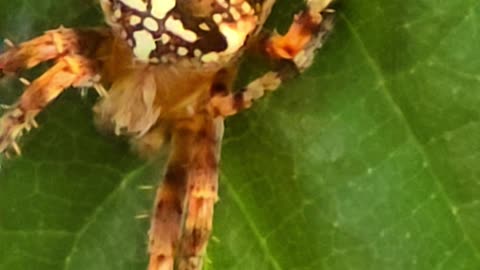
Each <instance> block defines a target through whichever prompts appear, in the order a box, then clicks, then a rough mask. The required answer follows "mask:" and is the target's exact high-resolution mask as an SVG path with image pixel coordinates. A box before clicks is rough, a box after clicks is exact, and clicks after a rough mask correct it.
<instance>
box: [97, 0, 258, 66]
mask: <svg viewBox="0 0 480 270" xmlns="http://www.w3.org/2000/svg"><path fill="white" fill-rule="evenodd" d="M103 2H104V4H103V8H104V11H105V14H106V17H107V22H109V24H110V25H112V27H113V28H114V29H115V30H116V31H117V34H118V35H120V36H121V38H122V39H124V40H126V41H127V42H128V44H129V46H130V47H131V48H132V49H133V53H134V55H135V57H136V58H138V59H139V60H141V61H146V62H150V63H159V62H162V63H167V62H175V61H176V60H177V59H179V58H190V59H194V60H196V61H197V62H199V63H202V64H219V63H225V62H227V61H228V60H230V59H231V58H232V57H234V56H235V55H236V54H237V52H239V50H240V49H241V48H242V47H243V46H244V44H245V42H246V40H247V37H248V35H250V34H251V33H252V32H253V31H254V29H255V28H256V27H257V26H258V15H259V12H260V11H261V8H258V7H259V6H258V5H257V4H259V3H258V2H259V1H253V0H249V1H248V0H235V1H227V0H201V1H198V0H146V1H142V0H105V1H103Z"/></svg>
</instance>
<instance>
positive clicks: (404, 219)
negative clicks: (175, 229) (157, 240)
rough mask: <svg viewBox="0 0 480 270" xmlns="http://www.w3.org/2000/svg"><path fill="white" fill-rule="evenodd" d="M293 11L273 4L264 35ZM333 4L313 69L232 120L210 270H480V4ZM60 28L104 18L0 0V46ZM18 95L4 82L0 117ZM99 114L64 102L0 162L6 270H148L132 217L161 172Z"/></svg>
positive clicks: (94, 10)
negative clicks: (104, 126) (16, 154)
mask: <svg viewBox="0 0 480 270" xmlns="http://www.w3.org/2000/svg"><path fill="white" fill-rule="evenodd" d="M301 6H302V1H300V0H297V1H288V0H279V1H278V4H277V6H276V9H275V11H274V14H273V15H272V18H271V21H270V22H269V26H270V27H276V26H279V27H280V29H285V27H286V26H287V25H288V21H289V20H290V18H291V17H292V14H293V13H294V12H295V11H296V10H299V9H300V8H301ZM336 8H337V10H338V12H337V23H336V27H335V31H334V32H333V34H332V36H331V38H330V39H329V40H328V42H327V44H326V46H325V47H324V48H323V49H322V50H321V52H320V53H319V55H318V58H317V59H316V62H315V64H314V66H313V67H312V68H311V69H310V70H309V71H308V72H306V73H305V74H304V75H302V76H301V77H300V78H298V79H295V80H292V81H290V82H288V83H286V84H285V85H284V86H283V87H282V88H281V89H280V90H279V91H278V92H276V93H274V94H271V95H269V96H268V97H267V98H265V99H264V100H262V101H261V102H258V103H257V104H256V107H255V108H254V109H252V110H250V111H248V112H246V113H244V114H242V115H239V116H236V117H233V118H232V119H229V120H228V121H227V123H226V125H227V132H226V136H225V141H224V146H223V157H222V170H221V188H220V196H221V200H220V202H219V203H218V204H217V207H216V216H215V225H214V226H215V228H214V232H213V239H212V241H211V243H210V246H209V250H208V260H207V263H206V268H207V269H209V270H215V269H217V270H219V269H222V270H227V269H228V270H233V269H239V270H243V269H261V270H266V269H272V270H280V269H298V270H318V269H324V270H327V269H328V270H343V269H355V270H376V269H378V270H385V269H389V270H394V269H398V270H404V269H422V270H431V269H437V270H441V269H445V270H461V269H472V270H477V269H480V166H479V165H480V140H479V134H480V124H479V119H480V106H479V105H480V87H479V85H480V75H479V73H478V70H480V53H479V52H478V44H479V43H480V32H479V31H478V25H479V24H480V16H478V14H480V4H479V2H478V1H477V0H464V1H435V0H423V1H413V0H404V1H395V0H391V1H381V0H372V1H347V0H343V1H342V0H340V1H338V3H337V6H336ZM60 24H63V25H65V26H75V27H80V26H86V25H99V24H101V14H100V12H99V10H98V7H96V3H95V1H81V0H65V1H47V0H44V1H35V0H17V1H7V0H0V36H1V37H2V38H4V37H5V38H9V39H11V40H13V41H15V42H19V41H22V40H26V39H29V38H32V37H34V36H35V35H38V34H40V33H41V31H43V30H46V29H51V28H55V27H57V26H59V25H60ZM253 73H254V72H247V75H245V76H244V77H248V78H253V76H254V75H255V74H253ZM27 76H29V78H32V77H33V75H32V73H30V74H28V75H27ZM241 83H246V81H245V80H242V82H241ZM21 88H22V87H21V85H20V83H18V82H13V81H6V80H2V81H1V89H2V90H1V92H0V98H1V99H0V103H12V102H13V101H14V100H15V98H16V97H18V95H19V93H20V90H21ZM94 101H95V97H94V96H93V95H91V96H90V97H89V98H87V99H82V98H81V97H80V96H79V94H78V92H77V91H69V92H68V93H66V94H65V95H63V96H62V97H61V98H59V99H58V100H57V101H56V102H54V104H52V105H51V106H50V107H49V108H48V109H47V110H46V111H45V112H44V113H42V114H41V116H40V117H39V119H38V121H39V123H40V124H41V126H40V128H39V129H36V130H34V131H32V132H31V133H30V134H29V135H28V136H26V137H25V138H24V140H23V141H22V148H23V150H24V154H23V156H22V157H20V158H15V159H13V160H3V161H1V162H2V163H1V165H2V167H1V170H0V269H1V270H3V269H6V270H7V269H8V270H17V269H18V270H20V269H21V270H25V269H35V270H43V269H48V270H57V269H62V270H85V269H89V270H106V269H112V270H113V269H115V270H120V269H125V270H127V269H128V270H131V269H144V268H145V265H146V258H147V256H146V243H145V242H146V235H147V230H148V225H149V224H148V220H138V219H135V218H134V216H136V215H139V214H142V213H148V212H149V208H150V205H151V201H152V199H153V195H154V194H153V191H145V190H141V189H138V186H140V185H156V183H157V182H158V181H159V179H160V178H161V177H160V176H161V173H162V172H161V168H162V166H161V164H150V165H148V164H144V163H143V162H142V161H140V160H138V159H137V158H136V157H135V156H133V155H132V154H130V152H129V150H128V145H127V144H126V143H125V142H123V141H121V140H120V139H118V138H112V137H105V136H102V135H100V134H99V133H98V132H97V131H96V130H95V128H94V127H93V124H92V121H91V119H92V113H91V110H90V107H91V106H92V104H93V103H94Z"/></svg>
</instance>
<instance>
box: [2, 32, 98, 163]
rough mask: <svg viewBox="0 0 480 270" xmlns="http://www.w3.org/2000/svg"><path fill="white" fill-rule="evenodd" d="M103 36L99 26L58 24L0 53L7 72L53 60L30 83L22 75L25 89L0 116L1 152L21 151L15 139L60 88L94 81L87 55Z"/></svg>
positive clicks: (94, 69) (92, 64)
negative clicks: (81, 28) (80, 27)
mask: <svg viewBox="0 0 480 270" xmlns="http://www.w3.org/2000/svg"><path fill="white" fill-rule="evenodd" d="M104 37H105V35H104V33H103V32H101V31H99V30H85V31H77V30H72V29H65V28H59V29H57V30H52V31H48V32H46V33H45V34H44V35H42V36H40V37H37V38H35V39H32V40H30V41H27V42H24V43H22V44H20V45H19V46H18V47H12V48H11V49H9V50H8V51H6V52H5V53H3V54H1V55H0V71H3V72H4V73H6V74H12V73H17V72H19V71H21V70H23V69H29V68H32V67H34V66H36V65H37V64H39V63H41V62H44V61H48V60H52V59H55V60H56V61H55V64H54V65H53V66H52V67H51V68H50V69H49V70H47V71H46V72H45V73H44V74H43V75H41V76H40V77H39V78H37V79H36V80H34V81H33V82H32V83H30V82H28V81H26V80H25V79H22V81H23V82H24V84H26V85H27V87H26V89H25V91H24V93H23V94H22V96H21V97H20V99H19V100H18V101H17V102H16V103H15V104H14V105H13V106H11V107H10V108H9V109H8V110H7V112H6V113H5V114H4V115H3V116H2V117H1V118H0V153H4V152H6V151H7V150H9V149H13V150H14V151H15V152H16V153H17V154H20V148H19V147H18V145H17V143H16V141H17V139H18V138H19V137H20V136H21V135H22V134H23V132H24V131H28V130H30V129H31V128H32V127H36V126H37V125H36V122H35V120H34V118H35V116H36V115H37V114H38V113H40V112H41V111H42V110H43V108H44V107H45V106H47V105H48V104H49V103H50V102H51V101H52V100H54V99H55V98H56V97H57V96H58V95H59V94H60V93H62V92H63V90H65V89H66V88H68V87H70V86H74V87H88V86H94V85H95V84H96V83H97V80H98V79H99V75H98V64H97V62H96V61H95V60H91V59H90V58H89V56H90V55H92V54H93V52H94V50H95V48H96V46H97V45H98V43H99V42H100V41H101V40H103V38H104ZM87 40H88V42H86V41H87ZM86 44H88V45H86Z"/></svg>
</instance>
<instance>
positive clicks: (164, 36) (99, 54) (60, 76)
mask: <svg viewBox="0 0 480 270" xmlns="http://www.w3.org/2000/svg"><path fill="white" fill-rule="evenodd" d="M306 1H307V9H306V10H305V11H302V12H300V13H299V14H297V15H296V17H295V19H294V22H293V23H292V25H291V27H290V29H289V31H288V33H287V34H286V35H283V36H282V35H278V34H271V35H270V37H268V38H262V39H260V38H256V37H258V36H259V33H260V32H262V30H263V29H262V28H263V24H264V22H265V20H266V19H267V17H268V15H269V14H270V10H271V8H272V6H273V4H274V2H275V0H100V4H101V6H102V9H103V11H104V14H105V19H106V22H107V24H108V25H109V27H101V28H92V29H68V28H59V29H56V30H51V31H48V32H46V33H45V34H44V35H42V36H40V37H37V38H35V39H32V40H30V41H27V42H24V43H22V44H20V45H19V46H14V45H13V44H11V42H7V43H8V44H10V45H11V46H10V47H11V48H10V49H9V50H7V51H6V52H4V53H3V54H0V71H2V72H3V73H5V74H17V72H19V71H21V70H23V69H29V68H32V67H34V66H36V65H37V64H39V63H41V62H44V61H48V60H53V62H54V65H53V66H52V67H51V68H50V69H49V70H48V71H47V72H45V73H44V74H43V75H42V76H40V77H39V78H37V79H36V80H34V81H33V82H31V83H30V82H28V81H27V80H25V79H22V82H24V84H25V85H26V90H25V92H24V93H23V94H22V96H21V97H20V99H19V100H18V102H17V103H15V104H14V105H13V106H12V107H11V108H10V109H9V110H8V111H7V112H6V113H5V114H4V115H3V116H2V117H1V118H0V153H5V154H8V153H9V152H10V151H11V150H13V151H14V152H17V153H20V148H19V147H18V145H17V140H18V139H19V138H20V137H21V135H22V134H23V133H24V132H25V131H28V130H29V129H30V128H33V127H36V125H37V123H36V122H35V120H34V118H35V116H36V115H37V114H38V113H40V112H41V110H42V109H43V108H44V107H45V106H47V105H48V103H49V102H50V101H52V100H53V99H55V98H56V97H57V96H58V95H59V94H60V93H61V92H62V91H63V90H64V89H66V88H68V87H70V86H74V87H94V88H95V89H96V90H97V92H98V93H99V94H100V96H101V98H100V100H99V102H98V103H97V105H96V106H95V107H94V111H95V112H96V119H95V120H96V122H97V124H98V126H99V127H100V128H102V129H107V130H112V131H113V132H115V133H116V134H118V135H126V136H130V137H131V138H132V143H133V144H134V146H135V147H136V149H137V150H138V152H139V153H140V154H142V155H145V156H151V155H155V153H157V152H158V150H159V149H160V147H161V146H162V144H164V143H169V144H170V145H171V149H172V150H171V153H170V156H169V160H168V164H167V166H166V170H165V176H164V179H163V181H162V182H161V185H160V187H159V189H158V192H157V196H156V199H155V202H154V210H153V214H152V221H151V229H150V232H149V235H150V240H149V253H150V260H149V266H148V269H149V270H173V269H178V270H200V269H201V268H202V258H203V255H204V253H205V249H206V247H207V243H208V238H209V236H210V231H211V229H212V217H213V206H214V204H215V202H216V201H217V190H218V181H217V180H218V163H219V156H220V145H221V138H222V135H223V120H224V118H225V117H227V116H230V115H233V114H235V113H237V112H239V111H241V110H242V109H245V108H248V107H250V106H251V104H252V102H253V101H254V100H256V99H259V98H261V97H262V96H263V95H264V92H265V91H272V90H275V89H276V88H277V87H278V86H279V85H280V84H281V82H282V80H283V79H286V78H287V77H289V76H288V72H287V71H291V66H293V67H294V68H295V69H296V72H297V73H299V72H302V71H304V70H305V69H306V68H308V67H309V66H310V65H311V63H312V60H313V56H314V52H315V50H316V49H317V48H318V47H320V46H321V44H322V41H323V38H324V36H325V35H326V34H327V33H328V32H329V31H330V29H331V27H332V16H330V13H331V11H330V10H329V9H328V8H327V7H328V5H329V4H330V2H331V1H332V0H306ZM253 43H257V44H255V47H257V48H258V47H262V46H263V48H264V51H265V53H266V55H268V56H269V57H271V58H274V59H278V60H281V61H284V62H285V61H288V62H290V66H289V67H288V68H280V69H279V70H273V71H271V72H267V73H266V74H264V75H263V76H261V77H259V78H258V79H256V80H254V81H253V82H251V83H250V84H248V85H247V86H246V87H245V88H243V89H241V91H236V92H235V91H233V89H232V82H233V80H234V79H235V77H236V69H237V66H238V62H239V60H240V58H241V56H242V54H243V52H244V51H246V50H247V49H248V48H249V46H250V45H251V44H253Z"/></svg>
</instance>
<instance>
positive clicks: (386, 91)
mask: <svg viewBox="0 0 480 270" xmlns="http://www.w3.org/2000/svg"><path fill="white" fill-rule="evenodd" d="M338 14H339V16H340V17H341V18H342V19H343V20H344V21H345V25H346V26H347V29H348V30H349V31H350V32H351V34H352V37H353V39H354V41H356V42H357V44H358V47H359V49H360V52H361V54H362V55H363V56H364V57H365V58H366V60H367V64H368V66H369V67H370V68H371V70H372V71H373V73H374V75H375V76H376V77H377V79H378V80H379V82H380V83H379V86H380V89H381V90H382V91H381V93H383V95H384V97H385V98H386V100H387V101H388V103H390V105H391V106H392V107H394V108H395V111H396V112H397V115H398V117H399V120H400V121H401V122H402V123H403V124H404V125H405V128H406V132H407V135H408V136H409V137H410V138H411V140H412V142H413V146H414V147H415V148H416V149H417V150H418V152H419V153H420V155H421V156H422V158H423V160H424V161H426V162H427V164H429V166H428V168H426V171H427V173H428V174H429V175H430V176H431V177H432V178H433V180H434V184H435V186H436V187H437V189H438V192H439V194H440V195H441V197H442V199H443V200H444V202H445V203H446V204H447V205H449V206H450V207H454V206H455V204H454V203H453V201H452V199H451V198H450V197H449V196H448V194H447V192H446V191H445V187H444V186H443V183H442V181H440V176H438V175H437V173H436V172H435V171H434V170H433V168H432V166H431V165H430V164H433V162H432V158H431V157H430V154H429V153H428V151H427V150H426V149H425V147H424V146H423V145H422V143H421V141H420V138H419V137H418V136H417V135H416V133H415V132H414V128H413V126H412V125H411V124H410V122H409V120H408V118H407V117H406V114H405V112H404V110H403V108H402V107H401V106H400V104H398V103H397V102H396V101H395V99H394V98H393V95H392V91H391V89H390V88H389V87H388V86H387V83H386V82H387V80H386V79H385V75H384V73H383V71H382V69H381V68H380V66H379V65H378V64H377V63H376V62H375V59H374V58H373V57H372V54H371V53H370V51H369V50H368V49H367V47H366V45H365V43H364V42H363V40H362V37H361V36H360V33H359V32H358V31H357V30H356V29H355V27H354V25H353V24H352V23H351V21H350V20H349V19H348V18H347V16H346V14H344V13H342V12H339V13H338ZM462 22H463V20H462V21H460V22H459V24H461V23H462ZM453 28H456V26H452V29H453ZM449 213H450V217H451V218H453V220H454V221H455V223H456V225H457V226H458V228H459V230H460V231H461V232H462V233H463V235H464V241H465V242H466V243H467V244H468V246H470V248H471V249H472V251H473V253H474V254H475V257H476V258H477V259H478V261H480V249H479V248H477V247H476V246H475V244H474V243H473V241H472V238H471V236H470V235H469V234H468V232H467V230H466V229H465V225H464V224H463V222H462V220H461V219H460V218H459V217H458V216H457V215H454V214H453V213H452V212H451V211H449Z"/></svg>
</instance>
